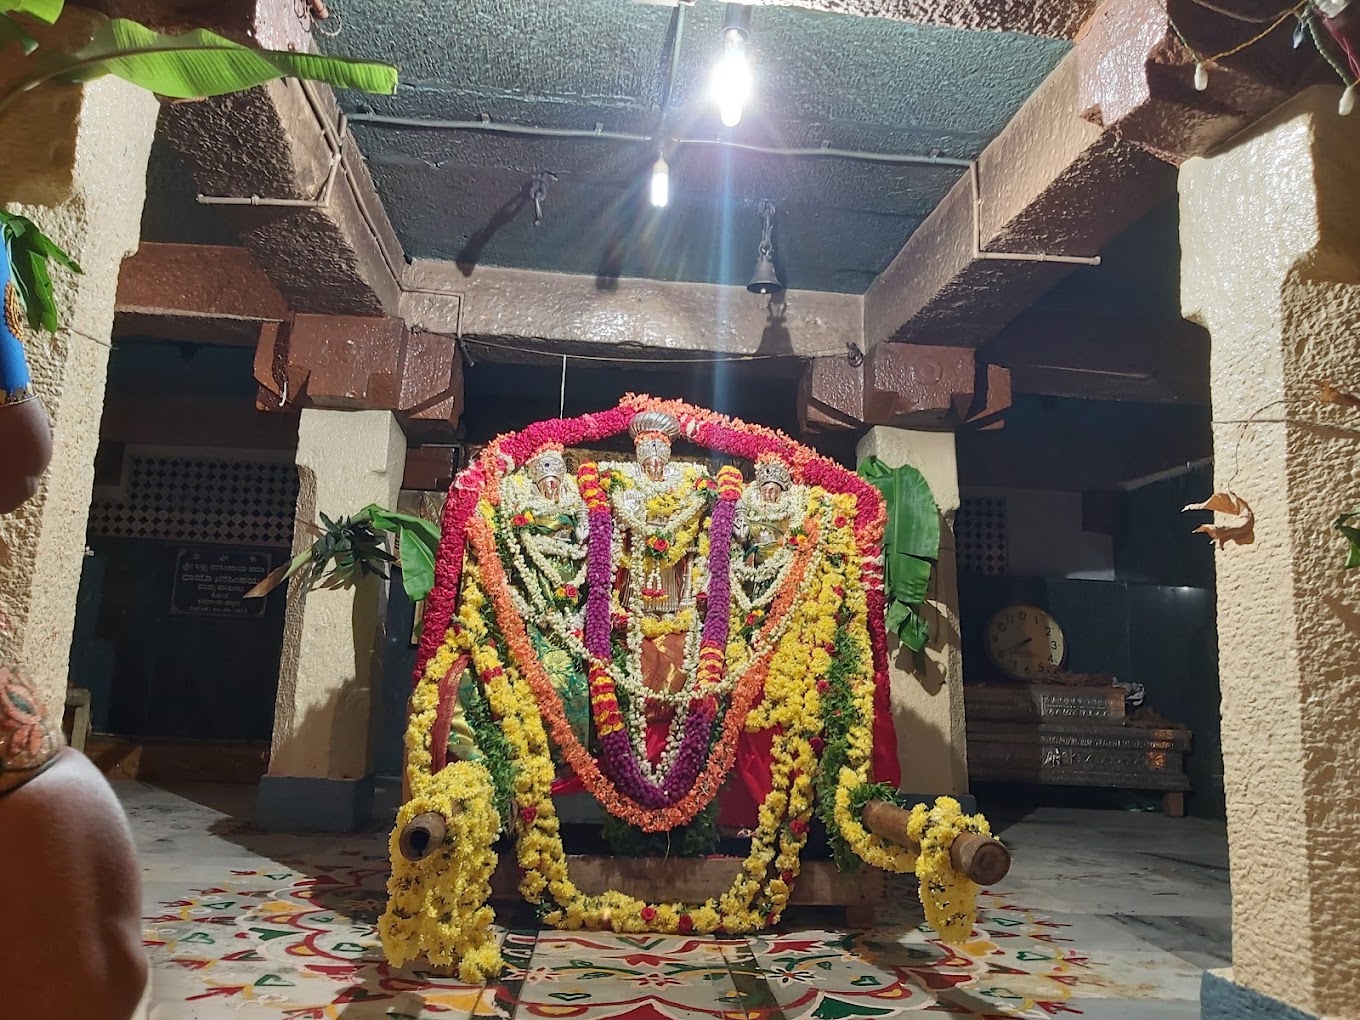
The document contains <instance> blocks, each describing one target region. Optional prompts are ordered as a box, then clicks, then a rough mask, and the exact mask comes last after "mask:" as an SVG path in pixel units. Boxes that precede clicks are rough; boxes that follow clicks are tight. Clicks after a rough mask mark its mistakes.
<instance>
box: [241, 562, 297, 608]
mask: <svg viewBox="0 0 1360 1020" xmlns="http://www.w3.org/2000/svg"><path fill="white" fill-rule="evenodd" d="M288 567H289V565H288V564H287V563H285V564H284V565H283V566H281V567H277V568H275V569H274V570H271V571H270V572H269V574H268V575H267V576H266V577H265V579H264V580H263V581H261V582H260V583H259V584H257V585H256V586H255V587H254V588H251V589H250V591H248V592H246V593H245V594H244V595H242V596H241V598H243V599H258V598H263V597H264V596H266V595H268V594H269V593H270V592H271V591H273V590H274V589H275V588H277V587H278V586H279V585H281V584H283V582H284V581H286V580H287V579H288Z"/></svg>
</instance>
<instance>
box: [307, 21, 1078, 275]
mask: <svg viewBox="0 0 1360 1020" xmlns="http://www.w3.org/2000/svg"><path fill="white" fill-rule="evenodd" d="M723 13H724V4H722V3H718V2H716V0H698V2H697V3H696V4H695V5H694V6H693V7H692V8H688V9H687V11H686V19H685V26H684V31H683V33H682V39H681V45H680V50H679V60H678V66H677V74H676V84H675V90H674V94H673V100H672V105H671V110H670V113H669V116H668V118H667V121H666V127H665V132H664V133H665V134H666V135H668V136H670V137H682V136H683V137H693V138H716V137H719V135H720V134H721V133H722V131H723V129H722V128H721V126H720V124H719V123H718V120H717V118H716V115H715V114H714V111H713V110H712V108H711V105H710V103H709V102H708V99H707V95H706V93H707V75H708V69H709V67H710V66H711V64H712V62H713V60H714V59H715V57H716V55H717V54H718V52H719V30H720V28H721V25H722V18H723ZM752 14H753V16H752V26H751V28H752V30H751V44H750V45H751V59H752V63H753V66H754V69H755V74H756V95H755V99H754V101H753V102H752V104H751V106H750V107H749V108H748V111H747V115H746V117H745V119H744V121H743V123H742V125H741V126H740V127H739V128H737V129H736V130H735V131H733V132H730V133H729V134H728V137H731V138H732V139H733V140H736V141H741V142H745V143H752V144H756V145H761V146H770V147H781V148H782V147H801V146H814V147H815V146H821V145H823V144H824V143H829V144H830V145H831V146H834V147H840V148H853V149H865V150H874V151H886V152H894V153H908V154H919V155H926V154H929V153H931V152H932V151H935V150H937V151H938V153H939V154H940V155H943V156H949V157H955V158H964V159H968V158H972V157H974V156H976V155H977V154H978V152H980V151H981V149H982V147H983V146H984V145H986V143H987V142H988V141H989V140H991V138H993V137H994V136H995V135H996V133H997V132H998V131H999V130H1000V129H1001V127H1002V126H1003V125H1004V124H1005V123H1006V122H1007V120H1008V119H1009V118H1010V117H1011V115H1012V114H1013V113H1014V112H1015V110H1016V109H1017V108H1018V107H1019V106H1020V104H1021V103H1022V102H1023V101H1024V99H1025V98H1026V97H1027V96H1028V95H1029V94H1030V93H1031V92H1032V91H1033V89H1034V88H1035V86H1036V85H1037V84H1038V83H1039V82H1040V81H1041V80H1042V79H1043V77H1044V76H1045V75H1046V74H1047V73H1048V72H1049V71H1050V70H1051V69H1052V67H1053V66H1054V64H1055V63H1056V62H1057V61H1058V59H1059V58H1060V57H1061V56H1062V55H1063V53H1064V52H1066V50H1067V49H1068V46H1069V44H1068V43H1067V42H1066V41H1064V40H1060V39H1051V38H1042V37H1039V36H1030V35H1021V34H1015V33H1009V32H994V31H984V32H977V31H965V30H962V29H958V28H948V27H932V26H921V25H916V24H910V23H905V22H901V21H892V20H884V19H878V18H864V17H856V16H853V15H844V14H831V13H823V12H819V11H813V10H806V9H800V8H786V7H759V8H756V9H755V10H754V11H753V12H752ZM343 19H344V20H343V30H342V31H341V33H340V34H339V35H338V36H337V37H336V38H334V39H331V40H328V41H327V42H326V46H327V48H328V49H330V50H332V51H334V52H343V53H345V54H348V55H353V56H362V57H371V58H376V59H382V60H388V61H391V62H393V63H396V64H397V65H398V66H399V67H400V68H401V71H402V82H403V84H402V86H401V88H400V90H399V92H398V94H397V95H396V96H395V97H391V98H382V99H379V98H375V97H369V96H354V95H350V96H346V97H344V100H343V101H344V104H345V106H346V108H347V109H348V110H349V111H350V112H351V113H360V114H364V113H376V114H379V115H385V116H399V117H408V118H420V119H439V120H465V119H477V118H479V117H481V116H483V115H488V116H490V118H491V119H492V120H495V121H502V122H505V121H509V122H514V123H518V124H527V125H539V126H547V127H565V128H576V129H586V130H590V129H593V128H595V126H596V125H597V124H598V125H602V126H603V128H604V129H605V130H609V131H623V132H630V133H637V134H644V135H652V134H653V133H654V132H656V130H657V127H658V121H659V109H660V104H661V100H662V96H663V93H664V91H665V83H666V78H667V59H668V53H669V38H670V28H671V24H672V11H671V10H670V9H668V8H665V7H658V6H651V5H646V4H637V3H628V2H625V0H574V2H572V3H570V4H564V3H524V2H522V0H459V2H457V3H453V2H447V3H428V2H421V3H416V2H413V0H399V2H392V0H349V2H346V3H345V4H344V5H343ZM354 132H355V134H356V136H357V137H358V139H359V142H360V145H361V147H362V149H363V152H364V154H365V156H366V157H367V159H368V161H369V164H370V166H371V168H372V171H373V175H374V177H375V178H376V181H377V185H378V188H379V191H380V193H381V195H382V198H383V200H384V204H385V206H386V208H387V212H388V215H389V216H390V218H391V220H392V222H393V225H394V226H395V228H396V230H397V232H398V234H399V236H400V238H401V241H402V244H403V246H404V247H405V249H406V251H407V253H408V254H409V255H411V256H412V257H416V258H438V259H452V260H458V261H462V262H465V263H482V264H487V265H501V266H512V267H517V268H532V269H544V270H550V271H561V272H570V273H587V274H596V275H600V276H603V277H615V276H640V277H651V278H656V279H667V280H686V281H706V282H717V283H731V284H744V283H745V282H746V281H747V279H748V278H749V276H750V273H751V267H752V263H753V261H754V249H755V245H756V241H757V239H758V236H759V219H758V214H757V211H756V204H757V203H758V202H759V200H761V199H765V198H769V199H772V200H773V201H775V202H776V203H777V205H778V215H777V217H776V231H775V242H776V248H777V262H778V264H779V268H780V272H781V275H782V278H783V280H784V283H785V284H786V285H787V286H789V287H793V288H804V289H813V290H831V291H841V292H851V293H858V292H862V291H863V290H865V289H866V288H867V286H868V285H869V282H870V281H871V280H872V279H873V277H874V276H875V275H877V274H878V273H879V272H880V271H882V269H883V268H884V267H885V266H886V265H887V264H888V262H889V261H890V260H891V258H892V257H893V255H895V254H896V253H897V252H898V250H899V249H900V248H901V247H902V244H903V242H904V241H905V240H906V239H907V237H908V236H910V234H911V233H912V231H913V230H915V229H916V227H917V226H918V225H919V224H920V222H921V220H922V219H923V218H924V217H925V216H926V215H927V214H928V213H929V212H930V211H931V210H932V209H933V208H934V207H935V205H936V204H937V203H938V202H939V200H940V198H941V197H942V196H943V195H944V193H945V192H946V191H947V189H948V188H949V186H950V185H951V184H952V183H953V182H954V180H955V179H956V178H957V176H958V174H959V172H960V171H959V170H958V169H957V168H950V167H939V166H937V167H929V166H925V167H923V166H904V165H884V164H871V163H862V162H852V161H846V160H832V159H823V158H815V159H796V158H787V157H772V156H760V155H755V154H751V153H742V152H732V151H730V150H718V149H715V148H712V147H702V148H701V147H697V146H688V147H684V148H682V149H680V150H678V151H676V152H674V153H673V154H671V155H669V156H668V158H669V160H670V164H671V180H672V198H671V204H670V206H669V207H668V208H667V209H665V210H661V211H653V210H652V209H651V208H650V207H649V206H648V205H647V204H646V191H645V187H646V177H647V168H648V167H649V166H650V165H651V162H652V161H653V160H654V159H655V151H653V150H651V149H650V148H649V147H648V146H645V145H641V144H622V143H613V142H603V141H593V140H582V139H550V138H519V137H506V136H493V135H487V134H481V133H475V134H474V133H466V132H453V131H447V130H425V129H412V128H399V127H393V126H389V125H379V124H373V123H356V124H354ZM540 171H551V172H552V173H554V174H556V175H557V177H558V180H557V182H556V183H553V184H551V185H550V187H549V194H548V198H547V203H546V208H545V216H544V220H543V223H542V225H541V226H539V227H537V228H535V227H534V226H533V222H532V219H533V217H532V210H531V207H529V206H528V205H527V203H526V201H525V198H526V189H527V184H528V181H529V179H530V178H531V177H532V176H533V175H534V174H536V173H538V172H540Z"/></svg>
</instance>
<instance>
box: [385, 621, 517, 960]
mask: <svg viewBox="0 0 1360 1020" xmlns="http://www.w3.org/2000/svg"><path fill="white" fill-rule="evenodd" d="M458 654H459V653H458V651H457V649H456V648H455V647H454V645H452V644H448V643H446V644H445V645H444V647H443V648H441V649H440V652H439V653H438V654H437V655H436V656H435V658H434V660H432V661H431V664H430V665H431V668H430V670H429V671H428V672H427V674H426V678H425V679H424V680H423V681H422V682H421V683H420V685H419V686H418V687H417V688H416V691H415V693H414V694H413V695H412V704H411V725H410V726H409V727H408V728H407V731H406V752H407V759H408V765H407V778H408V781H409V782H410V784H411V796H410V798H409V799H408V800H407V801H406V803H405V804H403V805H402V807H401V810H400V812H398V814H397V824H396V825H395V826H394V827H393V830H392V837H391V841H390V848H389V849H390V854H391V857H392V876H391V878H390V879H388V883H387V897H388V898H387V909H386V910H385V911H384V913H383V916H382V918H381V919H380V920H379V922H378V933H379V935H380V937H381V938H382V944H383V953H384V954H385V955H386V957H387V959H388V961H389V962H390V963H391V964H392V966H394V967H400V966H401V965H402V964H404V963H405V962H407V961H408V960H414V959H415V958H417V957H418V956H421V955H424V956H426V957H427V958H428V959H429V960H430V962H431V963H433V964H435V965H436V966H449V965H452V964H457V965H458V976H459V980H461V981H464V982H466V983H468V984H481V983H482V982H484V981H486V980H487V978H489V977H491V976H493V975H495V974H498V973H500V971H501V969H502V967H503V966H504V964H503V962H502V960H501V955H500V950H499V948H498V946H497V941H496V934H495V932H494V930H493V929H492V927H491V925H492V922H493V921H494V920H495V915H494V913H493V911H492V910H491V908H490V907H488V906H487V905H486V901H487V899H488V897H489V896H490V895H491V874H492V872H493V871H494V870H495V868H496V854H495V852H494V851H493V850H492V849H491V846H492V844H493V843H494V842H495V839H496V834H497V833H498V832H499V830H500V824H501V820H500V816H499V815H498V814H497V812H496V807H495V803H496V790H495V786H494V785H493V783H492V781H491V776H490V774H489V773H488V772H487V770H486V768H485V767H484V766H483V765H481V764H479V763H477V762H469V761H460V762H454V763H453V764H451V765H446V766H445V767H444V768H443V769H441V770H440V771H439V772H438V773H436V774H434V775H431V773H430V766H431V764H432V761H433V756H432V749H431V747H430V744H429V740H428V734H429V733H430V732H431V729H432V728H433V725H434V720H435V716H436V714H437V713H438V711H439V686H440V680H441V679H442V677H443V676H445V675H446V674H447V673H448V672H449V671H450V669H451V668H452V667H453V666H454V663H455V660H456V659H457V657H458ZM426 811H436V812H438V813H439V814H440V815H442V816H443V817H444V818H445V820H446V821H447V823H448V833H447V836H446V837H445V840H444V842H443V843H442V844H441V845H440V847H439V848H438V849H437V850H435V852H434V853H432V854H430V855H429V856H428V857H426V858H425V859H424V860H421V861H408V860H407V859H406V858H405V857H404V856H402V854H401V852H400V850H399V849H398V842H399V839H400V835H401V830H402V829H403V828H404V827H405V825H406V824H407V823H408V822H410V821H411V819H413V818H415V817H416V815H419V814H422V813H424V812H426Z"/></svg>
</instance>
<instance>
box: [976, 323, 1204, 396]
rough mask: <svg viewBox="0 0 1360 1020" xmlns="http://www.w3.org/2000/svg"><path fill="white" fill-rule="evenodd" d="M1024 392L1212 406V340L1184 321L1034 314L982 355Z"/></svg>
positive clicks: (1003, 333) (990, 343)
mask: <svg viewBox="0 0 1360 1020" xmlns="http://www.w3.org/2000/svg"><path fill="white" fill-rule="evenodd" d="M979 356H980V357H983V358H985V359H986V361H987V362H989V363H991V364H995V365H1001V366H1003V367H1005V368H1007V369H1009V370H1010V373H1011V382H1012V385H1013V386H1014V388H1015V392H1017V393H1034V394H1041V395H1044V396H1051V397H1074V398H1077V399H1081V400H1128V401H1134V402H1138V403H1146V404H1191V405H1199V406H1207V405H1208V403H1209V334H1208V332H1207V331H1206V330H1205V329H1204V328H1203V327H1201V326H1198V325H1196V324H1194V323H1192V322H1187V321H1186V320H1185V319H1179V318H1177V319H1168V318H1151V317H1147V318H1138V317H1131V316H1127V315H1098V314H1092V313H1091V312H1089V311H1085V310H1081V309H1059V308H1032V309H1030V310H1029V311H1027V312H1024V313H1022V314H1021V315H1020V316H1019V317H1018V318H1017V319H1015V320H1014V321H1013V322H1011V323H1010V325H1008V326H1006V328H1005V329H1003V330H1002V331H1001V332H1000V333H998V334H997V335H996V336H995V337H994V338H992V339H991V340H989V341H987V343H986V344H985V345H984V346H983V347H982V349H981V350H980V351H979Z"/></svg>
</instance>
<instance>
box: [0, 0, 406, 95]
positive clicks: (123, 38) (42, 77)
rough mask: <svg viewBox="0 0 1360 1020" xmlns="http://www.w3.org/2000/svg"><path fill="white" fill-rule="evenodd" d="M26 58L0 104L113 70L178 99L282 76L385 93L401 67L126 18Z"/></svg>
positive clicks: (391, 89) (389, 91)
mask: <svg viewBox="0 0 1360 1020" xmlns="http://www.w3.org/2000/svg"><path fill="white" fill-rule="evenodd" d="M27 63H28V64H29V65H30V66H29V67H28V68H27V69H26V73H23V74H20V75H19V76H18V77H17V80H16V81H15V82H14V83H13V84H12V85H10V86H8V87H6V88H5V89H3V90H0V109H3V108H4V107H5V105H6V104H7V103H8V102H10V101H11V100H12V99H13V98H14V97H15V96H16V95H18V94H19V93H21V92H23V91H26V90H27V89H31V88H33V87H34V86H35V85H40V84H42V83H43V82H45V81H51V80H54V79H56V80H60V81H64V82H82V81H90V80H92V79H95V78H101V77H103V76H104V75H108V74H112V75H116V76H117V77H119V78H122V79H123V80H124V81H128V82H131V83H132V84H133V85H137V86H140V87H141V88H144V89H147V90H148V91H150V92H154V93H156V94H157V95H162V96H169V97H171V98H175V99H198V98H201V97H204V96H220V95H225V94H226V93H229V92H240V91H242V90H243V89H249V88H253V87H255V86H256V85H263V84H264V83H265V82H267V81H273V80H274V79H275V78H284V77H294V78H306V79H310V80H312V81H321V82H325V83H326V84H328V85H334V86H336V87H337V88H348V89H357V90H359V91H361V92H374V93H381V94H383V95H391V94H392V93H394V92H395V91H396V88H397V69H396V68H395V67H392V66H391V65H390V64H379V63H374V62H372V61H366V60H351V59H348V58H344V57H331V56H322V55H319V54H314V53H286V52H282V51H274V50H256V49H251V48H250V47H247V46H241V45H239V44H237V43H234V42H232V41H231V40H229V39H224V38H222V36H220V35H215V34H213V33H212V32H209V31H207V30H206V29H197V30H195V31H193V32H186V33H184V34H183V35H164V34H162V33H160V32H154V31H152V30H151V29H149V28H147V27H145V26H144V25H139V24H138V23H137V22H135V21H128V20H127V19H125V18H114V19H113V20H111V21H109V22H107V23H106V24H104V25H103V26H101V27H100V29H99V31H98V32H96V33H95V36H94V38H93V39H91V40H90V42H89V44H88V45H86V46H84V47H82V48H81V49H80V50H78V51H77V52H75V53H59V52H52V51H47V50H40V51H38V53H37V55H35V56H33V57H30V58H29V59H28V61H27Z"/></svg>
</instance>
